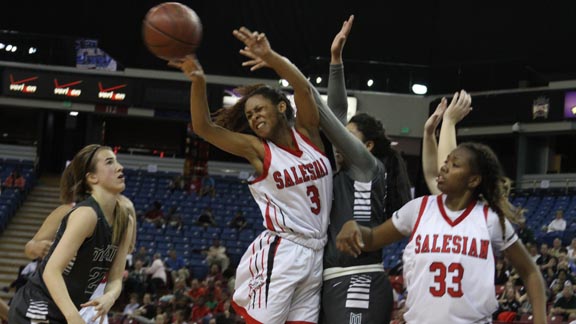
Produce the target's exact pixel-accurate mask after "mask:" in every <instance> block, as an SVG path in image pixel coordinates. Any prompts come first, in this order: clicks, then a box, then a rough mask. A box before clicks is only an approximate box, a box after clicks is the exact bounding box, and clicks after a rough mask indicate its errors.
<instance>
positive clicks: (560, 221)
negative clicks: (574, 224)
mask: <svg viewBox="0 0 576 324" xmlns="http://www.w3.org/2000/svg"><path fill="white" fill-rule="evenodd" d="M564 230H566V220H565V219H564V210H562V209H558V210H557V211H556V217H555V218H554V220H552V221H551V222H550V224H548V233H550V232H558V231H564Z"/></svg>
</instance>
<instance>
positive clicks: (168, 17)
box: [142, 2, 202, 60]
mask: <svg viewBox="0 0 576 324" xmlns="http://www.w3.org/2000/svg"><path fill="white" fill-rule="evenodd" d="M142 38H143V40H144V44H145V45H146V47H147V48H148V50H149V51H150V52H151V53H152V54H154V55H155V56H157V57H159V58H161V59H164V60H171V59H178V58H182V57H184V56H186V55H188V54H192V53H194V52H195V51H196V49H197V48H198V46H199V45H200V41H201V40H202V22H201V21H200V18H199V17H198V15H197V14H196V12H194V10H192V9H190V8H189V7H187V6H185V5H183V4H181V3H178V2H164V3H161V4H159V5H157V6H155V7H152V8H151V9H150V10H148V13H147V14H146V17H145V18H144V21H143V23H142Z"/></svg>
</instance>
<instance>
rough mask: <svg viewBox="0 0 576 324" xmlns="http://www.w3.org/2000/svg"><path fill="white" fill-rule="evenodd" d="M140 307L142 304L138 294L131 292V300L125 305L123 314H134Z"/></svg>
mask: <svg viewBox="0 0 576 324" xmlns="http://www.w3.org/2000/svg"><path fill="white" fill-rule="evenodd" d="M138 308H140V304H139V303H138V294H136V293H132V294H130V301H129V302H128V304H126V306H124V310H123V311H122V314H123V315H126V316H128V315H132V314H134V311H135V310H137V309H138Z"/></svg>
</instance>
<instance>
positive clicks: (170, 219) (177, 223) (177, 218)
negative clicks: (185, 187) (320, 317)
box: [166, 206, 184, 231]
mask: <svg viewBox="0 0 576 324" xmlns="http://www.w3.org/2000/svg"><path fill="white" fill-rule="evenodd" d="M166 224H168V226H170V227H172V228H175V229H176V230H178V231H180V230H181V229H182V226H183V225H184V224H183V223H182V215H180V213H179V212H178V207H177V206H172V207H170V209H169V210H168V212H167V213H166Z"/></svg>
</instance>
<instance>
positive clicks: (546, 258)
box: [536, 243, 552, 272]
mask: <svg viewBox="0 0 576 324" xmlns="http://www.w3.org/2000/svg"><path fill="white" fill-rule="evenodd" d="M551 258H552V256H551V255H550V253H549V251H548V244H546V243H542V244H540V257H538V259H536V264H537V265H538V266H539V267H540V270H541V271H542V272H544V269H545V268H544V266H546V265H547V264H548V263H549V262H550V259H551Z"/></svg>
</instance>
